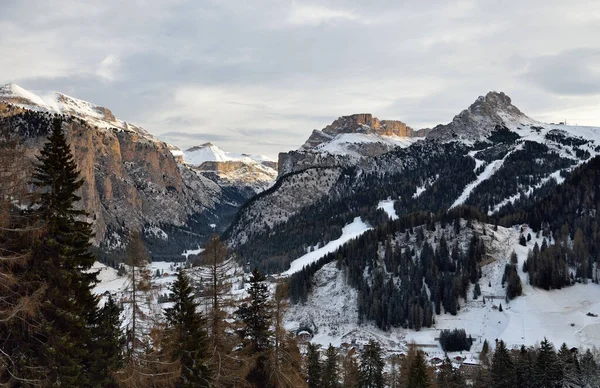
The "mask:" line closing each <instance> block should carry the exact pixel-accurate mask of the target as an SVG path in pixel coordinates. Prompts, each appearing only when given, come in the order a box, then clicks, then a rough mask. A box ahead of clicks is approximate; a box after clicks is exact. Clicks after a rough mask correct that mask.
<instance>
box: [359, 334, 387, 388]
mask: <svg viewBox="0 0 600 388" xmlns="http://www.w3.org/2000/svg"><path fill="white" fill-rule="evenodd" d="M384 366H385V363H384V362H383V359H382V358H381V345H379V343H378V342H376V341H373V340H369V343H368V344H367V345H365V349H364V351H363V353H362V356H361V359H360V374H359V387H361V388H383V386H384V379H383V367H384Z"/></svg>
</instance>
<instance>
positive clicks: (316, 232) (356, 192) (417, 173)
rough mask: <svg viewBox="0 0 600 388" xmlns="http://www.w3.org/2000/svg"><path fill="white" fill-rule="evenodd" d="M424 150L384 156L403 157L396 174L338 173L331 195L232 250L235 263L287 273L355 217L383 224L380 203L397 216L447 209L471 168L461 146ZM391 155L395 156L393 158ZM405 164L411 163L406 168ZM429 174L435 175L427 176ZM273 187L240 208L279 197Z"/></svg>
mask: <svg viewBox="0 0 600 388" xmlns="http://www.w3.org/2000/svg"><path fill="white" fill-rule="evenodd" d="M422 147H425V146H422ZM427 147H432V145H430V144H429V145H427ZM427 147H425V148H426V151H430V152H431V155H427V154H419V151H420V150H421V148H419V147H414V148H413V147H411V149H408V150H406V149H401V150H397V151H394V152H391V153H390V155H386V157H387V158H390V159H393V160H396V159H400V158H401V157H402V158H406V159H405V162H406V163H407V165H406V166H405V168H404V169H403V170H402V172H401V173H396V172H393V170H385V169H386V168H392V167H390V166H387V165H385V163H384V162H381V163H382V164H383V165H382V166H378V167H377V168H375V170H376V171H373V172H365V171H362V170H360V171H359V168H358V167H349V168H346V169H344V171H343V173H342V174H341V177H340V179H339V180H338V182H337V183H336V187H335V190H334V192H332V193H331V194H330V195H329V196H328V197H326V198H323V199H321V200H320V201H317V202H316V203H315V204H313V205H311V206H309V207H307V208H305V209H303V210H302V212H300V213H298V214H296V215H294V216H292V217H290V219H288V220H287V221H286V222H284V223H281V224H277V225H275V226H274V227H272V228H269V229H268V230H266V231H264V232H261V233H258V234H255V235H252V236H251V237H250V238H249V239H248V241H247V242H246V243H245V244H243V245H242V246H240V247H239V248H238V255H239V259H240V262H243V263H247V262H249V263H251V265H253V266H257V267H258V268H259V269H260V270H261V271H263V272H267V273H277V272H282V271H284V270H286V269H288V268H289V263H290V262H291V261H293V260H294V259H296V258H298V257H299V256H301V255H303V254H304V253H306V250H307V249H308V248H309V247H312V246H316V245H320V246H323V245H325V244H326V243H327V242H329V241H331V240H334V239H336V238H338V237H339V236H340V235H341V229H342V228H343V227H344V225H346V224H348V223H349V222H351V221H352V220H353V219H354V218H355V217H361V218H362V219H363V221H365V222H368V223H369V224H370V225H372V226H377V225H382V224H384V223H386V222H388V221H389V217H388V216H387V214H386V213H385V212H384V211H383V210H380V209H379V210H378V209H377V204H378V202H379V200H380V199H381V198H388V197H389V198H395V199H398V200H397V202H396V204H395V208H396V212H397V213H398V214H399V215H406V214H409V213H412V212H415V211H421V210H423V211H424V210H429V211H433V212H437V211H440V210H441V209H447V208H448V207H449V206H450V205H451V204H452V202H453V201H454V200H455V199H456V198H457V197H458V196H459V195H460V193H461V192H462V189H463V188H464V186H465V185H466V184H467V183H468V182H470V181H472V180H473V179H475V175H474V174H473V168H474V166H475V165H474V162H473V159H472V158H470V157H468V156H465V155H464V154H465V147H464V146H459V145H456V144H444V145H439V144H438V145H436V148H435V150H430V149H429V148H427ZM438 148H439V149H438ZM424 152H425V151H424ZM397 153H400V154H399V155H396V154H397ZM384 159H385V158H384ZM411 160H415V162H414V163H409V162H408V161H411ZM416 160H418V161H419V162H418V163H417V162H416ZM389 163H392V162H391V161H390V162H389ZM394 168H396V167H395V166H394ZM378 169H381V170H382V171H379V170H378ZM432 171H435V173H436V174H435V175H433V176H432ZM293 175H294V174H290V175H289V176H286V177H282V178H280V179H279V180H278V182H280V181H282V180H284V179H291V177H292V176H293ZM436 176H437V177H436ZM428 182H429V183H428ZM279 184H281V183H279ZM307 185H308V186H310V185H311V182H307ZM423 185H431V188H429V190H428V191H426V192H425V193H423V194H422V195H421V196H419V197H415V198H413V195H414V194H415V192H416V188H417V187H419V186H423ZM276 187H278V186H277V184H276V186H274V188H272V189H271V190H269V191H268V192H265V193H261V194H259V195H258V196H257V197H255V198H253V199H252V200H250V201H249V202H248V204H246V205H245V206H244V207H247V206H250V204H252V203H253V202H255V201H257V200H259V199H260V198H263V197H265V196H266V195H267V194H270V195H280V194H277V192H276V190H275V188H276ZM281 195H283V194H281ZM244 207H243V208H242V210H241V212H243V209H244ZM238 219H239V217H238ZM230 232H231V231H230V230H229V231H227V232H226V233H225V234H224V238H227V237H228V236H229V233H230Z"/></svg>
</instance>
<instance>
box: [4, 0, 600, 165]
mask: <svg viewBox="0 0 600 388" xmlns="http://www.w3.org/2000/svg"><path fill="white" fill-rule="evenodd" d="M0 31H2V33H0V56H1V59H0V84H4V83H9V82H14V83H16V84H18V85H20V86H22V87H24V88H26V89H28V90H32V91H52V90H54V91H60V92H63V93H65V94H68V95H71V96H73V97H77V98H80V99H83V100H86V101H90V102H94V103H96V104H99V105H102V106H105V107H107V108H109V109H111V110H112V111H113V113H114V114H115V115H116V116H117V117H119V118H120V119H122V120H126V121H129V122H131V123H135V124H138V125H141V126H143V127H144V128H146V129H147V130H148V131H149V132H151V133H152V134H154V135H155V136H157V137H158V138H160V139H162V140H164V141H167V142H169V143H172V144H174V145H177V146H179V147H180V148H184V149H185V148H188V147H191V146H194V145H198V144H202V143H205V142H209V141H210V142H213V143H214V144H216V145H217V146H219V147H220V148H222V149H224V150H226V151H231V152H247V153H253V154H266V155H269V156H271V157H276V156H277V153H278V152H285V151H288V150H290V149H296V148H298V147H299V146H300V145H301V144H302V143H304V141H305V140H306V139H307V138H308V136H309V135H310V133H311V132H312V130H313V129H321V128H323V127H325V126H326V125H328V124H330V123H331V122H332V121H333V120H335V119H336V118H337V117H339V116H342V115H349V114H353V113H367V112H368V113H372V114H373V115H375V116H377V117H379V118H380V119H396V120H402V121H404V122H405V123H407V124H408V125H410V126H411V127H413V128H417V129H418V128H424V127H431V126H434V125H436V124H439V123H447V122H449V121H451V120H452V117H453V116H454V115H456V114H458V113H459V112H460V111H461V110H463V109H465V108H467V107H468V106H469V105H470V104H471V103H472V102H473V101H475V99H476V98H477V97H478V96H480V95H484V94H486V93H487V92H488V91H491V90H495V91H503V92H505V93H506V94H508V95H509V96H510V97H511V98H512V100H513V104H515V105H516V106H517V107H519V108H520V109H521V111H523V112H524V113H526V114H527V115H529V116H531V117H533V118H535V119H538V120H541V121H547V122H557V121H563V120H565V119H566V120H567V121H568V122H569V123H570V124H579V125H600V39H598V37H599V36H600V2H598V1H596V0H592V1H577V0H571V1H564V0H544V1H538V0H520V1H503V0H494V1H487V0H473V1H446V0H445V1H438V0H429V1H413V0H403V1H397V0H389V1H388V0H383V1H368V2H367V1H360V0H345V1H338V0H332V1H327V0H321V1H313V0H310V1H295V0H252V1H237V0H222V1H217V0H214V1H203V0H170V1H167V0H133V1H129V0H103V1H95V2H84V1H80V0H77V1H76V0H61V1H60V2H51V1H47V0H0Z"/></svg>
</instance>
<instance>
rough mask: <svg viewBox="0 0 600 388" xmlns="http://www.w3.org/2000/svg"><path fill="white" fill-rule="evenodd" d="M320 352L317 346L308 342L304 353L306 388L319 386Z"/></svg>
mask: <svg viewBox="0 0 600 388" xmlns="http://www.w3.org/2000/svg"><path fill="white" fill-rule="evenodd" d="M320 358H321V354H320V352H319V346H318V345H314V344H311V343H309V344H308V347H307V353H306V381H307V382H308V388H320V387H321V360H320Z"/></svg>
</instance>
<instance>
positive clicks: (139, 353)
mask: <svg viewBox="0 0 600 388" xmlns="http://www.w3.org/2000/svg"><path fill="white" fill-rule="evenodd" d="M6 146H7V147H8V144H7V145H6ZM20 156H22V153H20V151H19V149H18V148H16V146H15V147H14V148H7V149H5V152H3V153H2V158H3V160H2V163H0V165H1V166H2V169H3V170H2V171H1V172H0V178H2V183H3V184H2V185H0V188H1V190H2V193H1V194H2V196H1V197H0V198H1V199H2V201H1V202H0V203H1V204H2V206H0V211H2V218H1V220H2V225H1V228H0V243H1V244H0V252H1V256H0V278H1V280H2V281H0V384H2V385H6V386H59V385H60V386H69V387H113V386H121V387H144V386H177V387H209V386H222V387H227V386H260V387H297V386H303V384H304V375H303V374H302V372H301V366H302V362H301V357H300V353H299V351H298V347H297V345H296V343H295V341H293V340H292V339H291V335H290V334H289V333H288V332H287V331H285V330H284V329H283V312H284V311H285V300H286V297H287V296H286V292H285V287H282V288H280V289H278V291H277V292H276V293H275V297H274V298H273V299H272V298H271V297H270V293H269V292H268V290H267V286H266V285H265V284H264V283H263V282H262V280H263V278H262V277H261V275H260V274H259V273H258V272H255V273H253V275H252V277H251V279H250V281H251V287H250V292H249V294H250V296H249V298H248V299H247V300H246V301H244V302H243V303H242V304H241V305H239V306H237V307H238V308H237V309H236V310H235V313H234V314H233V318H234V319H233V320H229V319H228V316H227V315H226V311H227V306H223V305H222V303H223V290H224V288H223V283H222V280H221V278H222V277H223V275H224V272H225V271H227V267H226V264H224V263H225V261H224V260H223V258H222V256H223V249H222V246H221V245H219V244H218V241H216V242H215V245H216V248H215V249H211V247H210V246H208V247H207V250H206V252H207V258H206V262H207V266H208V267H209V268H211V269H212V271H211V278H210V279H209V283H210V284H207V285H206V287H205V288H204V289H205V290H206V291H205V292H206V295H205V297H206V298H207V299H208V300H211V301H212V304H211V309H210V312H209V314H207V315H208V316H207V317H204V316H203V314H201V313H200V312H199V303H198V294H197V293H196V290H195V287H194V285H193V281H192V280H191V279H190V278H189V277H188V274H187V273H186V272H184V271H182V270H180V271H179V273H178V275H177V279H176V281H175V282H174V283H173V284H172V285H171V287H170V294H171V297H170V298H171V305H170V307H169V308H167V309H165V310H164V311H156V308H157V304H156V303H155V301H156V298H155V296H154V295H153V291H152V287H151V282H150V280H151V278H152V275H153V274H152V273H151V272H150V270H149V267H148V265H147V264H148V262H149V259H150V256H149V253H148V250H147V248H146V246H145V245H144V243H143V241H142V238H141V236H140V235H139V233H133V234H132V235H131V238H130V241H129V243H128V246H127V253H126V264H127V272H128V276H129V278H130V279H129V282H128V283H129V284H130V288H129V290H128V292H127V294H126V296H125V297H124V298H123V299H122V300H121V301H116V300H114V299H113V298H112V297H108V298H107V300H105V301H104V304H103V305H102V303H100V298H99V297H98V296H96V295H94V294H93V293H92V288H93V286H94V285H95V284H96V283H97V272H96V271H93V270H92V266H93V263H94V261H95V257H94V256H93V255H92V254H91V250H90V241H91V238H92V232H91V224H90V223H89V222H88V220H87V215H86V214H85V212H84V211H82V210H80V209H79V208H78V201H79V200H80V198H79V197H78V195H77V191H78V189H79V188H80V187H81V185H82V184H83V181H82V180H81V179H80V177H79V173H78V171H77V166H76V164H75V162H74V160H73V156H72V154H71V150H70V147H69V145H68V143H67V141H66V137H65V134H64V132H63V128H62V120H61V119H60V118H56V119H55V120H54V122H53V127H52V131H51V133H50V136H49V139H48V142H47V143H46V144H45V145H44V147H43V149H42V151H41V153H40V156H39V157H38V161H37V163H36V164H35V171H34V173H33V178H32V180H31V178H30V177H28V176H27V173H26V172H24V171H23V169H22V166H23V164H19V163H21V162H22V161H23V160H24V158H22V157H20ZM5 157H6V160H4V158H5ZM30 180H31V181H32V183H33V184H34V185H35V187H37V190H36V194H34V195H31V196H28V197H27V198H26V199H25V200H24V201H23V203H22V204H21V203H19V202H18V201H19V198H21V197H19V195H21V194H22V195H26V194H28V191H27V190H26V187H25V186H24V184H26V183H27V182H28V181H30ZM15 205H22V206H15ZM25 205H27V206H25ZM22 209H25V210H22ZM213 256H214V257H213ZM158 316H162V317H164V318H163V319H156V318H155V317H158ZM123 318H125V330H123V328H122V326H123V324H124V322H123V321H122V319H123Z"/></svg>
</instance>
